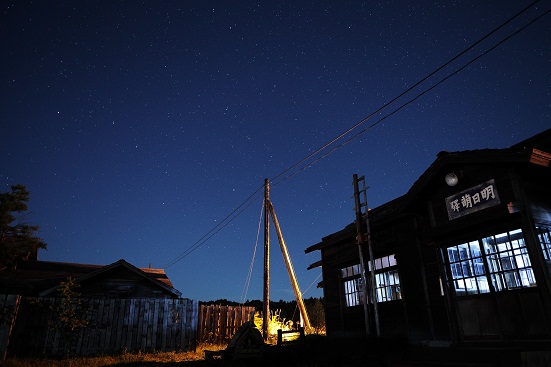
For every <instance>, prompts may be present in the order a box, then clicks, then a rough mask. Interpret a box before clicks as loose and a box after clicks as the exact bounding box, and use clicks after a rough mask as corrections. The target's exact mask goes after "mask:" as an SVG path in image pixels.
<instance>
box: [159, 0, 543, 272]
mask: <svg viewBox="0 0 551 367" xmlns="http://www.w3.org/2000/svg"><path fill="white" fill-rule="evenodd" d="M539 1H541V0H536V1H534V2H533V3H532V4H530V5H528V6H527V7H525V8H524V9H522V10H521V11H519V12H518V13H517V14H515V15H513V16H512V17H511V18H509V19H508V20H506V21H505V22H503V23H502V24H501V25H499V26H498V27H496V28H494V29H493V30H492V31H491V32H489V33H488V34H486V35H485V36H484V37H482V38H480V39H479V40H478V41H476V42H474V43H473V44H471V45H470V46H469V47H467V48H466V49H465V50H463V51H461V52H460V53H459V54H457V55H456V56H454V57H453V58H451V59H450V60H449V61H447V62H446V63H444V64H443V65H442V66H440V67H438V68H437V69H435V70H434V71H432V72H431V73H430V74H428V75H427V76H425V77H424V78H422V79H420V80H419V81H417V82H416V83H415V84H413V85H412V86H410V87H409V88H407V89H406V90H404V91H403V92H402V93H400V94H399V95H398V96H396V97H394V98H392V99H391V100H390V101H388V102H386V103H385V104H383V105H382V106H381V107H379V108H378V109H376V110H375V111H373V112H372V113H370V114H369V115H368V116H367V117H365V118H363V119H362V120H360V121H359V122H357V123H356V124H355V125H354V126H352V127H350V128H349V129H347V130H346V131H344V132H342V133H341V134H339V135H338V136H336V137H334V138H333V139H331V140H330V141H329V142H328V143H326V144H324V145H323V146H322V147H320V148H318V149H317V150H316V151H314V152H312V153H310V154H309V155H307V156H306V157H305V158H303V159H301V160H300V161H298V162H296V163H295V164H293V165H292V166H290V167H288V168H287V169H285V170H283V171H282V172H280V173H279V174H277V175H276V176H274V177H273V178H272V179H271V181H275V180H277V179H278V178H280V177H281V176H283V175H284V174H286V173H287V172H290V171H292V170H293V169H295V168H297V167H298V166H300V165H302V164H303V163H304V162H307V161H308V160H309V159H310V158H312V157H314V156H316V155H317V154H319V153H320V152H322V151H324V150H326V149H327V148H329V147H330V146H331V145H333V144H334V143H335V142H337V141H338V140H340V139H342V138H344V137H345V136H347V135H348V134H350V133H351V132H352V131H353V130H355V129H356V128H358V127H359V126H361V125H363V124H364V123H365V122H367V121H368V120H370V119H371V118H372V117H373V116H375V115H376V114H377V113H379V112H381V111H382V110H384V109H385V108H387V107H388V106H390V105H391V104H393V103H394V102H396V101H397V100H398V99H400V98H401V97H403V96H404V95H406V94H407V93H409V92H410V91H412V90H413V89H415V88H416V87H418V86H419V85H420V84H422V83H423V82H425V81H426V80H428V79H429V78H430V77H432V76H433V75H435V74H436V73H438V72H439V71H441V70H442V69H444V68H445V67H447V66H448V65H450V64H451V63H452V62H454V61H455V60H457V59H458V58H460V57H461V56H463V55H464V54H465V53H467V52H468V51H470V50H472V49H473V48H474V47H476V46H477V45H479V44H480V43H481V42H483V41H484V40H486V39H487V38H488V37H490V36H491V35H493V34H494V33H495V32H497V31H498V30H500V29H501V28H503V27H504V26H505V25H507V24H509V23H510V22H511V21H513V20H514V19H515V18H517V17H518V16H520V15H521V14H523V13H525V12H526V11H527V10H528V9H530V8H531V7H533V6H534V5H535V4H537V3H538V2H539ZM550 12H551V10H548V11H546V12H544V13H542V14H540V15H539V16H537V17H536V18H534V19H532V20H530V21H529V22H528V23H527V24H525V25H524V26H523V27H521V28H519V29H518V30H516V31H515V32H513V33H511V34H510V35H508V36H507V37H505V38H503V39H502V40H501V41H499V42H498V43H497V44H495V45H494V46H492V47H490V48H488V49H487V50H486V51H484V52H482V53H481V54H479V55H478V56H476V57H475V58H473V59H471V60H470V61H468V62H467V63H465V64H464V65H463V66H462V67H460V68H458V69H456V70H455V71H453V72H452V73H450V74H448V75H447V76H445V77H444V78H442V79H441V80H440V81H438V82H437V83H435V84H434V85H432V86H430V87H429V88H428V89H426V90H424V91H423V92H421V93H419V94H417V95H416V96H415V97H413V98H412V99H410V100H409V101H407V102H405V103H403V104H402V105H400V106H399V107H397V108H396V109H394V110H393V111H392V112H390V113H388V114H387V115H385V116H384V117H382V118H380V119H379V120H377V121H376V122H374V123H373V124H371V125H369V126H368V127H366V128H365V129H363V130H361V131H359V132H358V133H356V134H355V135H353V136H352V137H350V138H348V139H347V140H346V141H344V142H343V143H341V144H339V145H337V146H335V147H333V149H331V150H330V151H328V152H326V153H325V154H323V155H321V156H319V157H317V158H316V159H314V160H313V161H310V162H309V163H307V164H305V165H303V166H301V167H300V168H298V169H297V170H296V171H294V172H293V173H290V174H289V175H287V176H285V177H283V178H281V179H280V180H278V181H276V182H275V183H273V184H272V186H276V185H278V184H280V183H282V182H284V181H286V180H288V179H289V178H291V177H293V176H295V175H296V174H298V173H300V172H302V171H304V170H306V169H307V168H310V167H311V166H313V165H314V164H315V163H317V162H319V161H320V160H322V159H324V158H326V157H327V156H329V155H331V154H332V153H334V152H335V151H336V150H338V149H340V148H342V147H344V146H345V145H347V144H349V143H350V142H351V141H353V140H354V139H356V138H357V137H358V136H360V135H361V134H363V133H364V132H366V131H368V130H370V129H372V128H374V127H375V126H376V125H378V124H379V123H380V122H382V121H383V120H385V119H387V118H388V117H390V116H392V115H394V114H395V113H397V112H398V111H400V110H401V109H402V108H404V107H406V106H407V105H409V104H411V103H413V102H414V101H415V100H417V99H418V98H420V97H421V96H423V95H425V94H426V93H428V92H429V91H431V90H433V89H434V88H436V87H437V86H438V85H440V84H442V83H443V82H444V81H446V80H448V79H449V78H451V77H452V76H454V75H456V74H458V73H459V72H460V71H462V70H464V69H465V68H466V67H468V66H469V65H471V64H472V63H474V62H475V61H477V60H478V59H480V58H481V57H482V56H485V55H487V54H488V53H489V52H491V51H493V50H494V49H496V48H497V47H498V46H499V45H501V44H503V43H504V42H506V41H507V40H509V39H510V38H512V37H513V36H515V35H517V34H518V33H520V32H522V31H523V30H524V29H526V28H527V27H529V26H530V25H532V24H533V23H535V22H536V21H538V20H539V19H541V18H543V17H544V16H546V15H547V14H549V13H550ZM263 188H264V186H260V187H259V188H258V189H257V190H256V191H255V192H254V193H253V194H251V195H250V196H249V197H248V198H246V199H245V200H244V201H243V202H242V203H241V204H239V205H238V206H237V207H236V208H235V209H234V210H233V211H231V212H230V213H229V214H228V215H227V216H226V217H224V219H222V220H221V221H220V222H219V223H218V224H217V225H216V226H214V227H213V228H212V229H211V230H210V231H208V232H207V233H206V234H205V235H203V237H201V238H200V239H199V240H197V241H196V242H195V243H193V244H192V245H190V246H189V247H188V248H187V249H186V250H184V251H183V252H182V253H181V254H180V255H178V256H177V257H176V258H174V260H172V261H171V262H169V263H168V264H167V265H166V266H165V267H164V268H165V269H166V268H168V267H170V266H172V265H174V264H176V263H177V262H179V261H180V260H182V259H183V258H185V257H187V256H188V255H190V254H191V253H192V252H194V251H195V250H197V249H198V248H199V247H201V246H202V245H203V244H204V243H205V242H207V241H208V240H209V239H210V238H212V237H214V236H215V235H216V234H217V233H218V232H220V231H221V230H222V229H223V228H225V227H226V226H227V225H228V224H230V223H231V222H232V221H233V220H235V219H236V218H237V217H238V216H239V215H240V214H241V213H242V212H243V211H244V210H245V209H247V208H248V207H250V206H251V205H252V204H253V203H254V202H256V201H257V200H258V199H260V198H261V197H262V195H257V194H258V193H259V191H260V190H262V189H263ZM255 196H256V197H255ZM253 199H254V200H253ZM240 208H242V209H241V210H239V209H240Z"/></svg>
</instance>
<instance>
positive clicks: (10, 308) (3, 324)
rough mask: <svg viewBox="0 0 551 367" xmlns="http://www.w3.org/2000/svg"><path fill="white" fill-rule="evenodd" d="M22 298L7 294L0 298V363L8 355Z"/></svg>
mask: <svg viewBox="0 0 551 367" xmlns="http://www.w3.org/2000/svg"><path fill="white" fill-rule="evenodd" d="M20 302H21V296H18V295H15V294H6V295H1V296H0V311H2V313H1V315H0V316H1V318H0V361H4V360H5V359H6V356H7V354H8V344H9V343H10V336H11V333H12V331H13V326H14V325H15V320H16V319H17V314H18V312H19V303H20Z"/></svg>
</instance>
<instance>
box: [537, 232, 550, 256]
mask: <svg viewBox="0 0 551 367" xmlns="http://www.w3.org/2000/svg"><path fill="white" fill-rule="evenodd" d="M536 230H537V232H538V239H539V240H540V244H541V249H542V250H543V257H544V258H545V260H547V261H551V233H550V232H549V228H545V227H537V228H536Z"/></svg>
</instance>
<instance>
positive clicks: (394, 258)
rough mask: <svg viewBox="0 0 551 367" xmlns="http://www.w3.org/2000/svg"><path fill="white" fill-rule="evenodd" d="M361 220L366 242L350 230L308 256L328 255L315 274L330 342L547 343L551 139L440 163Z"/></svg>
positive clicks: (550, 326) (550, 135) (550, 330)
mask: <svg viewBox="0 0 551 367" xmlns="http://www.w3.org/2000/svg"><path fill="white" fill-rule="evenodd" d="M361 218H362V222H364V223H362V225H361V226H360V227H361V231H366V230H369V233H370V235H369V241H364V242H363V243H361V244H360V245H359V244H358V243H357V240H356V238H357V236H358V231H357V226H356V223H355V222H354V223H351V224H350V225H348V226H346V227H345V228H344V229H342V230H341V231H339V232H336V233H333V234H330V235H328V236H327V237H324V238H323V239H322V241H321V242H320V243H318V244H315V245H313V246H311V247H309V248H308V249H306V250H305V251H306V253H311V252H314V251H320V253H321V261H319V262H317V263H315V264H312V265H311V266H310V268H313V267H318V266H321V267H322V274H323V281H322V283H320V286H322V287H323V292H324V298H325V315H326V327H327V334H328V336H356V335H365V334H366V333H367V334H369V335H379V336H382V337H385V336H399V337H404V338H407V339H408V340H410V341H418V342H429V343H430V342H449V343H453V342H461V341H469V340H497V341H510V340H512V341H516V340H538V339H539V340H542V339H546V340H550V339H551V278H550V273H551V129H550V130H546V131H544V132H542V133H540V134H538V135H536V136H534V137H532V138H530V139H527V140H525V141H522V142H520V143H518V144H516V145H514V146H512V147H510V148H507V149H482V150H473V151H462V152H441V153H439V154H438V155H437V158H436V160H435V161H434V162H433V163H432V165H431V166H430V167H429V168H428V169H427V170H426V171H425V172H424V173H423V174H422V176H421V177H420V178H419V179H418V180H417V181H416V182H415V183H414V184H413V186H412V187H411V188H410V189H409V191H408V192H407V193H406V194H405V195H403V196H401V197H399V198H397V199H395V200H392V201H390V202H388V203H386V204H384V205H381V206H379V207H376V208H374V209H372V210H369V211H368V219H369V225H366V223H365V219H366V215H365V214H363V215H362V217H361ZM370 248H371V253H372V255H371V256H370V255H369V254H370ZM360 249H361V253H362V254H363V260H364V261H363V263H364V265H363V266H362V262H361V261H360V255H359V253H360ZM362 269H365V272H362ZM362 279H365V280H362ZM364 282H365V283H367V284H372V286H370V287H366V289H365V292H366V293H368V294H371V295H374V296H365V295H364V293H363V292H364V286H363V285H364ZM367 288H369V289H367ZM365 299H368V301H364V300H365ZM364 305H367V307H364ZM366 318H367V322H365V321H366Z"/></svg>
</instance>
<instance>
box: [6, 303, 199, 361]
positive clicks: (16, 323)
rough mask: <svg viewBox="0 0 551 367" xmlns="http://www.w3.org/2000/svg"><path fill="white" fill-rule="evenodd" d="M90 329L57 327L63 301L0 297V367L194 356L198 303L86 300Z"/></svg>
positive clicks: (85, 307)
mask: <svg viewBox="0 0 551 367" xmlns="http://www.w3.org/2000/svg"><path fill="white" fill-rule="evenodd" d="M82 301H83V302H82V305H83V307H82V310H83V315H84V317H85V319H86V321H87V323H88V324H87V326H86V327H84V328H81V329H77V330H76V331H75V332H73V333H71V332H67V331H65V330H62V329H60V328H56V327H52V323H53V322H55V320H56V317H57V316H58V314H59V312H58V311H57V312H56V309H58V307H59V306H60V305H61V302H62V299H61V298H37V297H21V296H12V295H0V321H1V322H0V361H1V360H2V359H3V358H2V357H3V356H5V354H6V351H7V354H8V356H17V357H23V356H36V355H48V356H49V355H67V354H71V355H98V354H116V353H121V352H124V351H127V352H137V351H143V352H151V351H187V350H194V349H195V346H196V340H197V321H198V302H197V301H193V300H189V299H87V298H83V299H82Z"/></svg>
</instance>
